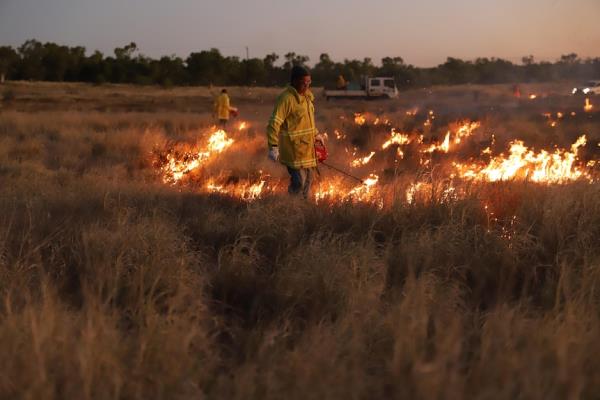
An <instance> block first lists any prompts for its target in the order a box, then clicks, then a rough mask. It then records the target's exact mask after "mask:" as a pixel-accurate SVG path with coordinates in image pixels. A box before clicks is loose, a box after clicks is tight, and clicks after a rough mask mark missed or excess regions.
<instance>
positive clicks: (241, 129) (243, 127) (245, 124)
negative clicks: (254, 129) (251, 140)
mask: <svg viewBox="0 0 600 400" xmlns="http://www.w3.org/2000/svg"><path fill="white" fill-rule="evenodd" d="M244 129H248V123H247V122H246V121H242V122H240V124H239V126H238V131H243V130H244Z"/></svg>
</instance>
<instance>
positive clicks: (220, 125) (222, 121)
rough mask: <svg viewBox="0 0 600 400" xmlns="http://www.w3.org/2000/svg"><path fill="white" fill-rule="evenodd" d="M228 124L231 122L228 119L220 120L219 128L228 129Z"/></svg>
mask: <svg viewBox="0 0 600 400" xmlns="http://www.w3.org/2000/svg"><path fill="white" fill-rule="evenodd" d="M227 122H229V120H227V119H219V127H221V128H222V129H225V128H227Z"/></svg>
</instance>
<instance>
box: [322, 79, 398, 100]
mask: <svg viewBox="0 0 600 400" xmlns="http://www.w3.org/2000/svg"><path fill="white" fill-rule="evenodd" d="M324 95H325V98H326V99H327V100H329V99H344V98H345V99H374V98H387V99H392V98H396V97H398V88H397V87H396V81H394V78H387V77H375V78H365V80H364V82H361V84H356V83H353V82H350V83H348V85H347V86H346V89H341V90H327V89H326V90H325V91H324Z"/></svg>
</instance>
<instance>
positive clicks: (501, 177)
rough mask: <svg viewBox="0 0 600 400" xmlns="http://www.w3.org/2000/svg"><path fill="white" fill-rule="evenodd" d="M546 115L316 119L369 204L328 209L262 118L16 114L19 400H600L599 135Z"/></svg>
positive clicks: (10, 125) (0, 173) (566, 114)
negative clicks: (273, 154)
mask: <svg viewBox="0 0 600 400" xmlns="http://www.w3.org/2000/svg"><path fill="white" fill-rule="evenodd" d="M90 90H91V89H90ZM544 99H545V98H544V97H542V98H539V99H538V100H536V101H535V102H534V101H529V100H526V103H525V105H524V107H534V108H527V109H525V110H524V111H522V112H525V111H526V112H527V113H526V116H522V115H521V116H520V115H519V114H515V115H513V116H511V118H505V117H504V116H503V117H502V118H501V120H500V121H495V120H494V118H493V116H491V117H490V116H489V115H487V114H482V115H469V116H468V119H467V118H466V116H465V115H445V109H444V108H443V107H441V106H438V107H434V106H431V105H429V104H418V105H415V104H410V105H409V106H407V107H398V109H397V110H391V109H388V110H378V109H373V110H370V111H368V110H363V111H362V112H361V115H363V116H365V122H364V123H362V124H357V123H355V121H354V119H355V117H356V116H355V114H354V112H352V113H350V112H348V113H346V114H344V111H343V110H340V108H338V107H337V106H336V105H335V104H333V105H325V104H318V105H317V110H318V111H319V112H320V113H321V114H320V115H322V116H324V121H323V122H322V125H323V126H324V128H325V129H324V130H327V132H328V133H329V135H328V136H329V143H328V144H329V147H330V154H331V160H330V161H331V162H332V163H335V165H336V166H338V167H342V168H344V169H347V170H348V171H349V172H351V173H352V174H354V175H357V176H359V177H360V178H362V179H363V180H364V183H359V182H357V181H352V180H351V179H348V178H346V177H344V176H341V175H338V174H336V173H334V172H333V171H331V170H328V169H326V168H321V176H320V178H319V179H318V180H317V183H316V186H315V192H314V198H313V199H311V200H310V201H302V200H300V199H295V198H290V197H289V196H288V195H287V194H285V190H286V186H287V177H286V173H285V171H283V170H282V168H281V167H279V166H277V165H276V164H274V163H272V162H270V161H268V160H266V156H265V149H264V137H263V134H262V132H260V130H257V128H256V127H257V126H260V125H261V124H264V120H266V117H265V118H263V116H261V117H260V118H259V117H256V118H255V119H252V118H248V119H247V120H246V119H245V120H242V121H235V124H232V125H231V126H230V127H229V128H228V129H226V131H219V130H217V129H215V128H212V127H211V126H210V125H209V124H208V123H204V122H202V121H203V120H202V119H203V118H206V119H208V118H207V117H206V116H202V115H201V116H199V117H198V119H196V116H194V115H185V114H179V113H176V114H165V113H162V114H161V113H158V114H151V113H141V114H140V113H131V114H126V113H123V114H116V115H111V114H103V113H98V112H93V113H88V112H53V113H35V114H34V113H28V112H17V111H5V112H3V114H0V132H1V133H2V135H1V136H0V156H1V158H0V160H1V163H0V177H1V178H2V182H3V190H2V192H1V194H0V221H2V223H1V224H0V296H1V299H2V301H1V302H0V304H1V305H0V361H1V362H2V365H3V367H4V369H3V371H4V372H3V374H2V375H1V376H0V397H2V398H26V397H28V398H46V399H52V398H57V399H58V398H140V399H142V398H199V397H200V398H202V397H206V398H248V397H251V398H254V397H260V398H265V399H278V398H298V399H300V398H306V397H312V398H490V399H509V398H515V397H518V398H526V399H538V398H544V399H562V398H570V397H572V398H591V397H593V396H594V395H595V394H596V393H598V391H599V390H600V386H599V384H598V382H600V376H599V372H598V371H600V363H599V361H598V359H597V357H596V356H595V355H596V353H597V352H598V351H600V345H599V344H598V340H597V338H598V334H599V333H600V317H599V316H598V312H597V310H598V307H599V306H600V298H599V297H598V294H597V290H596V288H597V286H598V284H600V273H599V271H600V246H599V243H598V237H600V200H599V199H600V188H599V185H598V182H597V180H596V176H597V171H596V169H595V168H597V164H596V163H594V162H595V161H596V160H598V151H599V149H600V147H598V141H599V139H600V137H599V136H598V131H597V128H598V123H597V121H596V120H594V119H593V118H594V117H595V115H596V114H595V113H596V111H595V110H592V111H590V112H588V113H581V104H580V103H578V104H575V105H574V106H573V107H577V108H573V109H569V108H567V107H565V108H564V109H561V111H560V112H561V113H562V114H563V117H562V118H559V117H557V118H556V119H557V120H559V121H560V122H559V126H557V127H554V128H553V127H551V126H549V125H548V121H547V118H546V117H542V116H541V115H542V114H543V113H547V112H550V113H551V114H552V117H553V118H554V117H555V116H556V115H557V114H556V112H557V111H556V110H544V111H543V112H542V111H540V110H539V109H538V108H535V107H540V106H541V105H540V102H542V101H545V100H544ZM99 101H103V100H102V99H100V100H99ZM440 101H442V100H440ZM448 102H449V105H448V107H450V106H451V105H453V104H454V100H453V99H452V98H451V99H450V100H448ZM257 103H259V102H257ZM386 104H387V103H386ZM17 105H18V102H17ZM501 105H502V104H499V105H498V106H497V107H498V108H497V110H499V111H498V112H499V113H502V110H500V108H501ZM542 105H543V104H542ZM376 106H377V107H380V106H379V105H375V106H372V107H373V108H375V107H376ZM247 107H249V106H247ZM254 107H255V111H256V112H257V113H258V114H264V115H265V116H268V112H269V110H268V109H267V107H265V108H264V109H263V108H261V106H260V105H259V104H257V105H256V106H254ZM390 108H391V106H390ZM467 108H468V105H466V106H465V109H467ZM575 109H576V110H577V111H574V110H575ZM419 110H425V111H419ZM429 110H433V111H434V113H433V114H430V113H429ZM367 111H368V112H367ZM571 112H577V116H571ZM432 115H433V116H435V118H432ZM340 116H343V117H344V118H340ZM535 118H538V119H537V120H536V119H535ZM583 118H585V119H583ZM377 119H379V121H378V122H377V124H375V122H376V121H377ZM386 121H387V122H386ZM427 121H429V123H427ZM532 121H533V122H532ZM241 122H246V125H245V126H244V128H243V129H240V127H241V126H240V125H241V124H240V123H241ZM426 123H427V124H426ZM515 126H520V129H514V127H515ZM507 127H508V128H510V129H508V128H507ZM507 130H509V131H510V132H512V133H511V134H508V133H507V132H506V131H507ZM335 132H337V134H336V133H335ZM584 133H585V134H586V137H585V143H584V139H583V138H581V136H582V134H584ZM492 135H493V137H492ZM578 138H580V139H578ZM517 141H518V142H517ZM515 146H517V147H515ZM346 150H347V151H346ZM372 153H374V154H372ZM367 158H368V160H367ZM355 160H359V162H357V163H353V161H355ZM496 170H502V171H505V172H502V173H498V174H497V175H494V174H493V173H492V171H496ZM509 172H511V173H509ZM512 172H514V173H512ZM542 172H543V174H542ZM496 177H498V179H495V178H496Z"/></svg>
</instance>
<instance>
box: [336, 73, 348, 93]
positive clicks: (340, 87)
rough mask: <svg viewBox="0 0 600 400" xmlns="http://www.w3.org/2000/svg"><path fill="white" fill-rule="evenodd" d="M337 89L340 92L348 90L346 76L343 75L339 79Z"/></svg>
mask: <svg viewBox="0 0 600 400" xmlns="http://www.w3.org/2000/svg"><path fill="white" fill-rule="evenodd" d="M336 87H337V89H338V90H346V89H347V88H348V82H346V80H345V79H344V76H343V75H341V74H340V75H339V76H338V78H337V84H336Z"/></svg>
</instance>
